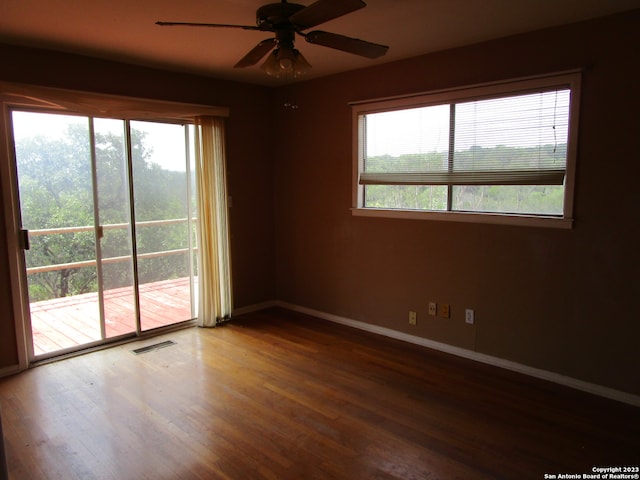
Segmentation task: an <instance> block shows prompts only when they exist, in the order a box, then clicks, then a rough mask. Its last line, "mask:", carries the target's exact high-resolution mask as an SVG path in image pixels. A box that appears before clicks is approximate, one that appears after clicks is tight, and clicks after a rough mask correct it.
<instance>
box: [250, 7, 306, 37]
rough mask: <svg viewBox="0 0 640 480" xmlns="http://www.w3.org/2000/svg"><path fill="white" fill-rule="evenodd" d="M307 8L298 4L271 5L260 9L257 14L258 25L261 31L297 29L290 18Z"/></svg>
mask: <svg viewBox="0 0 640 480" xmlns="http://www.w3.org/2000/svg"><path fill="white" fill-rule="evenodd" d="M304 8H306V7H305V6H304V5H299V4H297V3H286V2H282V3H270V4H268V5H264V6H262V7H260V8H258V11H257V12H256V24H257V25H258V28H260V29H261V30H267V31H273V30H274V29H276V28H287V27H288V28H291V29H293V30H295V29H296V26H295V25H294V24H293V23H291V21H290V20H289V17H290V16H291V15H293V14H294V13H296V12H298V11H300V10H302V9H304Z"/></svg>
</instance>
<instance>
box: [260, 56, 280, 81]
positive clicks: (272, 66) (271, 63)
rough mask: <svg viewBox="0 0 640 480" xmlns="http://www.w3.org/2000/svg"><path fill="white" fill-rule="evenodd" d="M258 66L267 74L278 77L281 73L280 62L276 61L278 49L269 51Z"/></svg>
mask: <svg viewBox="0 0 640 480" xmlns="http://www.w3.org/2000/svg"><path fill="white" fill-rule="evenodd" d="M260 68H262V70H264V71H265V73H266V74H267V75H270V76H272V77H276V78H278V77H279V76H280V74H281V70H280V64H279V63H278V51H277V50H274V51H273V52H271V53H270V54H269V56H268V57H267V59H266V60H265V61H264V63H263V64H262V65H261V66H260Z"/></svg>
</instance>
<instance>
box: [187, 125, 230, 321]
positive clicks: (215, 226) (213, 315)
mask: <svg viewBox="0 0 640 480" xmlns="http://www.w3.org/2000/svg"><path fill="white" fill-rule="evenodd" d="M224 124H225V121H224V119H223V118H219V117H208V116H207V117H198V118H197V119H196V185H197V196H198V200H197V204H198V225H199V228H198V325H199V326H201V327H213V326H215V325H216V324H218V323H221V322H223V321H225V320H228V319H229V318H230V317H231V311H232V309H233V304H232V295H231V264H230V263H231V262H230V252H229V220H228V215H227V178H226V168H225V164H226V155H225V131H224Z"/></svg>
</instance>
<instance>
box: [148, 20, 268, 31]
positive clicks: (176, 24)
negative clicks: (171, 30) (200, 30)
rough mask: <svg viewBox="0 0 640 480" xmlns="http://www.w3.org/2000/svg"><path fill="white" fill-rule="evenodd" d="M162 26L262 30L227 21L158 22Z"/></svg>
mask: <svg viewBox="0 0 640 480" xmlns="http://www.w3.org/2000/svg"><path fill="white" fill-rule="evenodd" d="M156 25H160V26H161V27H212V28H241V29H243V30H260V29H259V28H258V27H252V26H251V25H229V24H227V23H194V22H159V21H158V22H156Z"/></svg>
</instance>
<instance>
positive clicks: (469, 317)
mask: <svg viewBox="0 0 640 480" xmlns="http://www.w3.org/2000/svg"><path fill="white" fill-rule="evenodd" d="M474 316H475V315H474V313H473V310H471V309H470V308H467V309H466V310H465V311H464V321H465V322H467V323H468V324H470V325H473V322H474V321H475V319H474Z"/></svg>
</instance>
